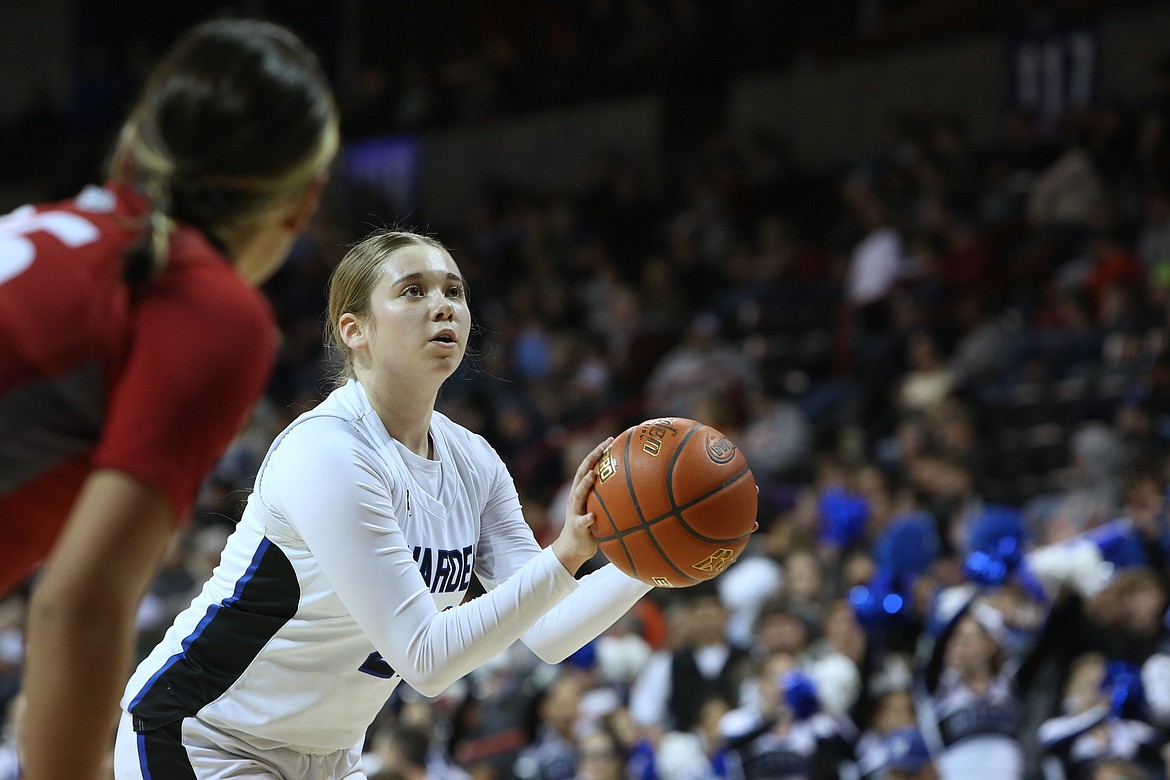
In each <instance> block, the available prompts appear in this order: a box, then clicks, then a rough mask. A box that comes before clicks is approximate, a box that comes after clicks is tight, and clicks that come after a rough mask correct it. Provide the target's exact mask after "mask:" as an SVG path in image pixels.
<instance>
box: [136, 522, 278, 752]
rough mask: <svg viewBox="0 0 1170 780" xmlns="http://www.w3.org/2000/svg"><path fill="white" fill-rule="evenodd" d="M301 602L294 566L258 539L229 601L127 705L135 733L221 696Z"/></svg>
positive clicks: (214, 608) (210, 613) (211, 611)
mask: <svg viewBox="0 0 1170 780" xmlns="http://www.w3.org/2000/svg"><path fill="white" fill-rule="evenodd" d="M300 596H301V590H300V584H299V582H298V581H297V576H296V572H295V571H294V570H293V567H292V563H290V562H289V560H288V557H287V556H285V554H284V551H283V550H281V549H280V547H279V546H277V545H275V544H273V543H272V542H271V541H270V540H269V539H268V538H266V537H265V538H262V539H261V541H260V543H259V544H258V545H257V546H256V552H255V553H254V554H253V555H252V560H251V562H250V563H249V565H248V568H247V570H245V572H244V574H243V576H241V577H240V579H239V580H237V582H236V586H235V588H234V589H233V592H232V595H231V596H230V597H228V598H226V599H224V600H223V601H221V602H220V603H218V604H212V605H211V606H209V607H208V608H207V612H206V614H205V615H204V616H203V618H202V619H201V620H200V621H199V624H198V625H197V626H196V627H195V629H194V630H193V631H192V632H191V634H190V635H188V636H187V637H186V638H185V639H183V641H182V642H181V647H182V649H181V650H180V652H178V653H175V654H174V655H172V656H171V657H170V658H168V659H167V661H166V663H164V664H163V665H162V668H160V669H159V670H158V671H157V672H155V673H154V674H153V675H151V677H150V679H149V680H147V682H146V684H145V685H144V686H143V688H142V690H141V691H139V693H138V695H137V696H135V697H134V699H133V701H131V702H130V706H129V707H128V708H127V709H128V710H129V711H130V713H131V714H132V715H133V716H134V728H135V730H136V731H145V730H148V729H152V728H158V727H160V726H164V725H166V724H168V723H173V722H175V721H177V720H180V719H182V718H184V717H188V716H191V715H194V714H196V713H197V712H199V710H201V709H203V707H205V706H207V705H208V704H210V703H211V702H213V701H215V700H216V699H218V698H219V697H220V696H222V695H223V694H224V693H225V692H226V691H227V690H228V689H229V688H231V686H232V685H234V684H235V682H236V680H238V679H239V678H240V676H241V675H242V674H243V673H244V671H245V670H246V669H247V668H248V666H250V665H251V663H252V661H253V660H255V658H256V656H257V655H258V654H259V653H260V651H261V649H263V647H264V646H265V645H266V644H267V643H268V641H269V640H270V639H272V637H273V636H275V635H276V633H277V631H279V630H280V629H281V628H282V627H283V626H284V625H285V623H287V622H288V621H289V619H290V618H292V616H293V615H295V614H296V611H297V607H298V605H299V603H300Z"/></svg>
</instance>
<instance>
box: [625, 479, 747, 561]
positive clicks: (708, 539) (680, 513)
mask: <svg viewBox="0 0 1170 780" xmlns="http://www.w3.org/2000/svg"><path fill="white" fill-rule="evenodd" d="M747 474H748V467H747V466H744V467H743V471H741V472H739V473H738V474H736V475H735V476H734V477H732V478H731V479H729V480H727V481H726V482H724V483H723V484H722V485H720V486H719V487H717V488H715V489H714V490H710V491H708V492H707V493H706V495H704V496H702V497H701V498H698V499H696V500H695V501H692V502H691V503H690V505H689V506H687V507H680V508H679V509H678V513H677V517H678V522H679V525H681V526H682V527H683V528H684V529H686V531H687V532H689V533H690V535H691V536H693V537H695V538H696V539H698V540H700V541H703V542H707V543H708V544H734V543H735V542H738V541H739V540H740V539H746V538H747V537H749V536H751V532H748V533H746V534H742V535H740V536H737V537H735V538H734V539H713V538H711V537H710V536H704V535H703V534H701V533H699V532H698V531H696V530H695V529H694V528H691V526H690V524H689V523H688V522H687V521H686V519H685V518H684V517H683V511H685V510H686V509H690V508H691V507H692V506H694V505H695V504H698V503H700V502H701V501H704V500H706V499H708V498H710V497H711V496H713V495H715V494H716V493H718V492H719V491H721V490H723V489H724V488H728V487H731V486H732V485H734V484H735V483H736V482H739V481H740V480H741V479H743V478H744V477H746V476H747ZM615 527H616V526H615Z"/></svg>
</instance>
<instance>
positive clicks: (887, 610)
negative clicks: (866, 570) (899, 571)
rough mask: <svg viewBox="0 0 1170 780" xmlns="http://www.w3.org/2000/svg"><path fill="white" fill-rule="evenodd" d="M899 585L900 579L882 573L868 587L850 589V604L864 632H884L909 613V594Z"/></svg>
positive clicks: (860, 586)
mask: <svg viewBox="0 0 1170 780" xmlns="http://www.w3.org/2000/svg"><path fill="white" fill-rule="evenodd" d="M897 584H898V583H897V579H896V578H895V577H893V576H892V575H891V574H890V573H889V572H888V571H886V570H884V569H879V570H878V572H877V574H875V575H874V578H873V579H872V580H870V582H869V584H867V585H855V586H854V587H852V588H850V589H849V594H848V598H849V603H850V604H851V605H852V606H853V614H854V616H855V617H856V618H857V623H858V625H860V626H861V627H862V629H864V630H866V631H870V630H873V629H881V628H884V627H887V626H890V625H893V624H895V623H897V622H899V621H901V620H902V619H903V618H904V617H905V615H906V613H907V612H908V611H909V609H910V603H911V601H910V594H909V592H906V591H903V590H902V589H901V588H899V587H897Z"/></svg>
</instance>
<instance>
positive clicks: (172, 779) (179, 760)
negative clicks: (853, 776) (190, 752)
mask: <svg viewBox="0 0 1170 780" xmlns="http://www.w3.org/2000/svg"><path fill="white" fill-rule="evenodd" d="M138 760H139V762H140V763H141V766H142V777H143V778H144V780H199V779H198V778H197V777H196V776H195V770H194V769H192V768H191V761H190V759H188V758H187V750H186V748H184V747H183V722H182V721H181V720H177V721H175V722H174V723H171V724H169V725H167V726H163V727H162V728H159V729H152V730H151V731H148V732H146V733H145V734H139V735H138Z"/></svg>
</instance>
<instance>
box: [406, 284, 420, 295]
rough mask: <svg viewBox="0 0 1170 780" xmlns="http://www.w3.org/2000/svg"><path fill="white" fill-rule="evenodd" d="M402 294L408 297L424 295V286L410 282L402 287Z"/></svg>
mask: <svg viewBox="0 0 1170 780" xmlns="http://www.w3.org/2000/svg"><path fill="white" fill-rule="evenodd" d="M402 294H403V295H406V296H408V297H412V298H416V297H418V296H420V295H422V288H421V287H419V286H418V285H417V284H408V285H406V286H405V287H403V288H402Z"/></svg>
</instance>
